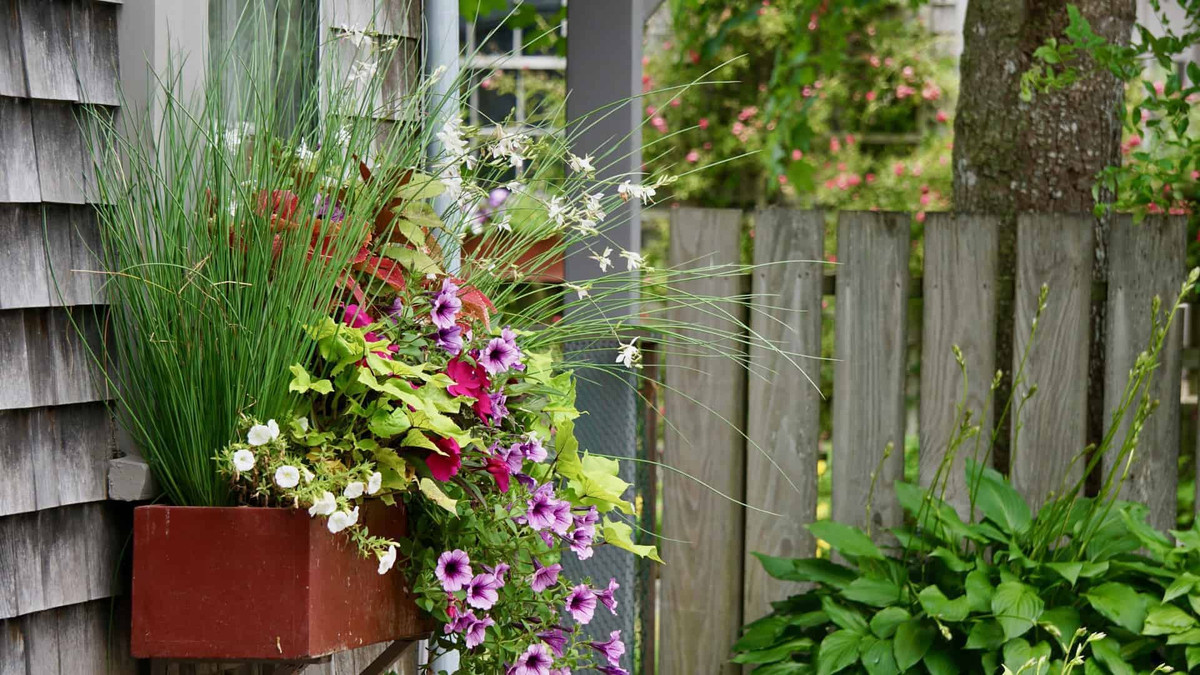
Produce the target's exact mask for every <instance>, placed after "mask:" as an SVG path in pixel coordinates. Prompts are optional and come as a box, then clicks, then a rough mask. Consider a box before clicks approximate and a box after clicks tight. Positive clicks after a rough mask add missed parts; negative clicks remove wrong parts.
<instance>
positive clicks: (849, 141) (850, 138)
mask: <svg viewBox="0 0 1200 675" xmlns="http://www.w3.org/2000/svg"><path fill="white" fill-rule="evenodd" d="M854 143H855V139H854V134H846V145H847V146H851V145H854Z"/></svg>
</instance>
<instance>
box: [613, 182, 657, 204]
mask: <svg viewBox="0 0 1200 675" xmlns="http://www.w3.org/2000/svg"><path fill="white" fill-rule="evenodd" d="M654 192H655V190H654V188H653V187H651V186H649V185H635V184H634V183H633V182H632V181H625V182H624V183H621V185H620V186H618V187H617V194H619V195H621V200H622V201H626V202H627V201H629V200H630V199H640V200H641V201H642V203H643V204H649V203H650V200H651V198H653V197H654Z"/></svg>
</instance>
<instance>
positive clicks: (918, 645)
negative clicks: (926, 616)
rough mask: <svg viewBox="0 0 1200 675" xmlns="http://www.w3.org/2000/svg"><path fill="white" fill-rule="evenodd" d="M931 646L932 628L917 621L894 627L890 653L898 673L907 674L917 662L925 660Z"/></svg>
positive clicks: (910, 620)
mask: <svg viewBox="0 0 1200 675" xmlns="http://www.w3.org/2000/svg"><path fill="white" fill-rule="evenodd" d="M931 644H933V628H932V627H931V626H928V625H926V624H924V623H923V622H921V621H920V620H919V619H909V620H908V621H905V622H904V623H902V624H900V625H899V626H897V627H896V637H895V638H894V639H893V640H892V653H893V654H894V655H895V657H896V667H897V668H899V669H900V672H908V669H909V668H912V667H913V666H915V665H916V664H917V662H918V661H920V660H921V659H923V658H925V653H926V652H928V651H929V645H931Z"/></svg>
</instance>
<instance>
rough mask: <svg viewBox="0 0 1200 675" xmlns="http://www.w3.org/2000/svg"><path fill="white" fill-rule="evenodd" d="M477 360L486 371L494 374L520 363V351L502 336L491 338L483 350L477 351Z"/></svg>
mask: <svg viewBox="0 0 1200 675" xmlns="http://www.w3.org/2000/svg"><path fill="white" fill-rule="evenodd" d="M477 360H478V361H479V365H481V366H483V367H484V368H485V369H486V370H487V371H488V373H490V374H492V375H495V374H496V373H502V372H504V371H506V370H508V369H509V368H512V367H513V366H515V365H517V364H518V363H520V361H521V352H520V350H518V349H517V347H516V345H514V344H512V343H511V342H508V341H507V340H505V339H504V338H492V339H491V340H490V341H489V342H488V343H487V346H486V347H484V348H483V351H481V352H479V358H478V359H477Z"/></svg>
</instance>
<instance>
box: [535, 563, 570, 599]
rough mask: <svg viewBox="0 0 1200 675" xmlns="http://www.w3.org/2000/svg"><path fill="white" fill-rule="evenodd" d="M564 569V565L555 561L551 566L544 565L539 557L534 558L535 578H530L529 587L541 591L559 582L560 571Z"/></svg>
mask: <svg viewBox="0 0 1200 675" xmlns="http://www.w3.org/2000/svg"><path fill="white" fill-rule="evenodd" d="M561 571H562V565H559V564H558V563H554V564H553V565H551V566H549V567H543V566H542V563H541V562H539V561H538V559H537V558H534V559H533V578H532V579H530V580H529V587H530V588H532V589H533V590H534V591H536V592H538V593H541V592H542V591H544V590H546V589H547V588H550V587H551V586H553V585H554V584H557V583H558V573H559V572H561Z"/></svg>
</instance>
